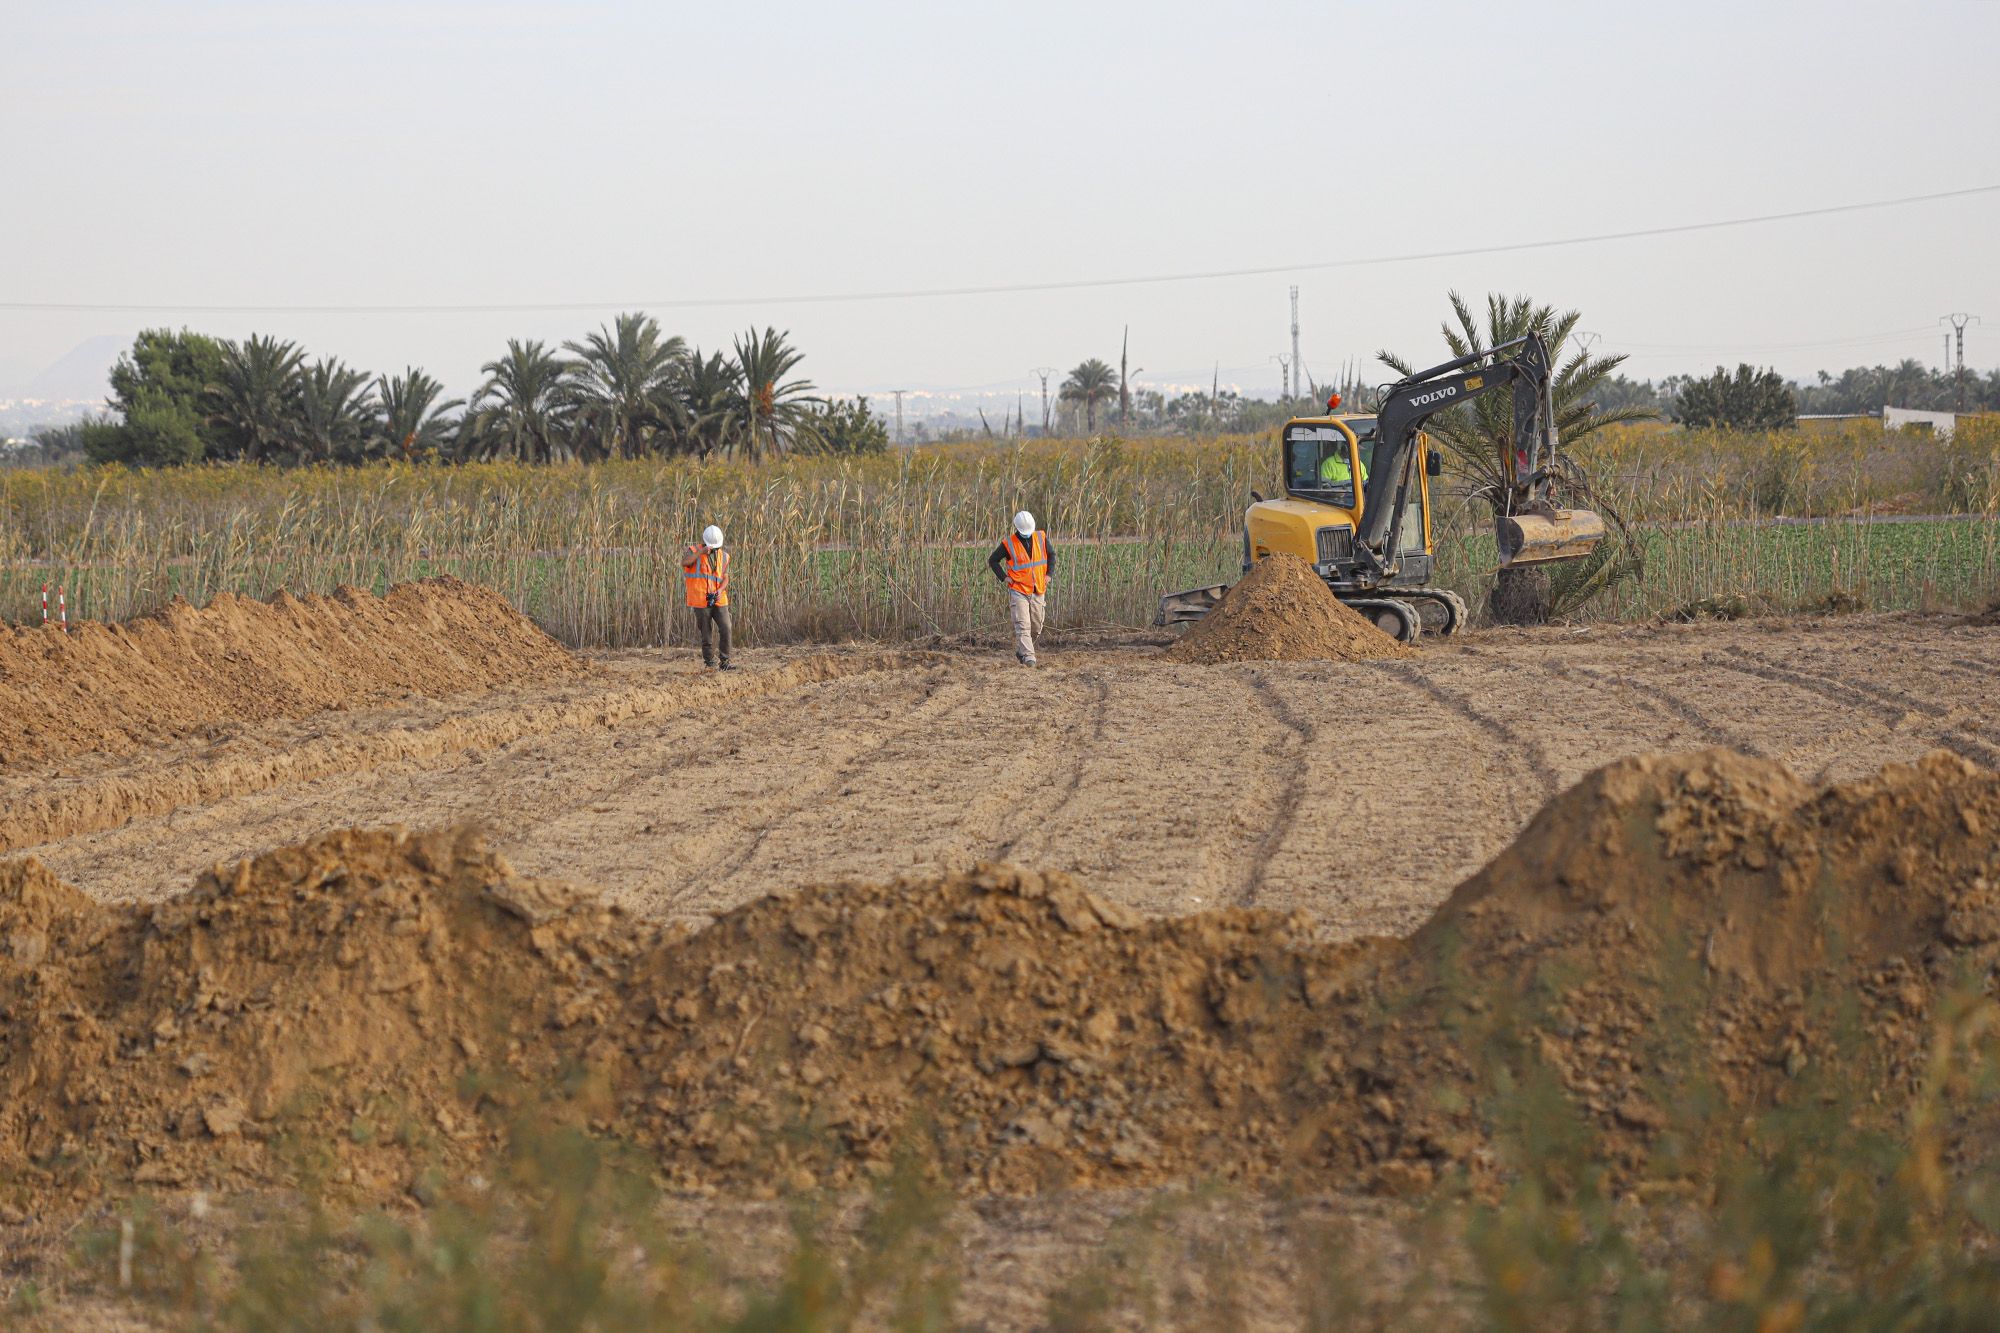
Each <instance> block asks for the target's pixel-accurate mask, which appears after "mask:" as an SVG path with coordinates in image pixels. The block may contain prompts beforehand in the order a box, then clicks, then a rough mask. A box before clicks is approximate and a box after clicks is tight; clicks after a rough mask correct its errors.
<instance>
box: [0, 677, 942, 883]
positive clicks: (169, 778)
mask: <svg viewBox="0 0 2000 1333" xmlns="http://www.w3.org/2000/svg"><path fill="white" fill-rule="evenodd" d="M930 660H937V659H936V657H935V655H934V654H910V655H904V654H885V655H881V656H861V655H855V656H825V657H812V658H804V659H800V660H798V661H795V662H791V663H787V664H785V665H782V666H779V667H775V668H773V669H771V670H769V671H762V672H754V673H753V672H745V673H743V674H742V675H740V676H734V677H721V676H700V677H682V678H677V679H673V680H670V681H669V682H668V683H665V684H653V683H648V684H641V685H626V686H623V687H613V688H611V689H608V690H607V689H605V688H604V687H603V685H602V682H593V683H590V684H588V685H584V686H573V687H568V688H557V689H554V690H547V691H543V692H542V693H541V697H539V698H537V697H534V696H532V695H531V696H530V698H528V699H527V700H522V699H521V698H520V695H519V694H518V693H517V692H511V691H510V692H502V693H500V694H497V695H488V696H483V697H481V698H480V699H478V700H477V701H475V702H474V703H472V704H471V705H470V706H469V707H468V709H467V711H465V712H458V713H452V714H449V715H447V716H445V717H443V718H434V719H422V720H415V721H411V722H408V723H402V722H398V721H396V720H394V719H396V718H398V717H412V718H420V717H421V714H420V713H419V712H418V711H417V710H402V711H401V712H397V711H388V712H385V713H384V714H381V715H380V716H381V717H383V718H384V719H385V720H384V722H383V723H382V725H381V726H380V728H379V729H377V730H373V731H364V732H361V733H360V734H356V733H355V732H353V731H348V732H341V733H334V734H328V732H327V731H325V730H314V729H313V724H307V725H306V726H304V727H292V728H280V729H276V730H275V731H273V732H272V733H271V738H270V740H269V741H268V742H267V747H268V748H264V749H262V750H261V751H260V752H255V753H249V754H235V755H232V754H229V753H227V752H226V751H227V749H229V748H235V747H237V746H244V745H248V744H250V743H251V742H250V739H249V738H239V739H238V740H237V741H235V742H232V743H231V745H230V746H226V747H225V746H219V747H215V748H214V749H212V750H210V751H208V752H206V753H203V752H196V751H194V750H193V747H190V746H170V747H163V748H162V749H160V750H155V751H151V752H148V753H147V754H145V755H143V756H141V757H140V758H139V760H138V762H136V763H123V764H118V765H115V766H113V767H110V768H108V769H103V770H98V771H95V772H86V773H84V774H82V775H80V776H76V777H63V776H50V775H47V774H41V775H23V776H21V777H18V778H15V777H10V778H9V779H8V780H7V782H6V783H5V784H4V786H0V795H4V798H5V812H4V814H0V852H9V851H15V850H21V849H26V848H32V847H36V846H39V845H41V844H45V843H49V842H53V841H55V840H57V839H64V838H73V837H77V836H79V835H83V834H87V833H94V832H98V831H101V830H105V829H112V828H116V827H119V826H120V825H123V824H127V823H130V822H132V821H133V820H135V819H141V818H146V817H150V816H159V815H166V814H169V813H170V812H172V811H173V810H175V809H177V808H179V807H184V806H214V805H217V804H219V803H221V802H223V801H226V800H229V799H231V798H233V797H240V796H246V795H252V794H255V793H258V792H263V791H268V790H270V789H273V788H276V787H282V786H291V785H297V784H301V783H307V782H313V781H318V780H321V779H325V778H329V777H335V776H339V775H343V774H351V773H358V772H366V771H369V770H372V769H376V768H381V767H384V766H387V765H390V764H397V763H418V764H423V763H433V764H435V763H440V762H442V763H444V764H445V765H447V766H449V765H452V764H456V763H460V762H463V760H464V757H465V756H466V755H468V754H472V755H477V754H483V753H485V752H488V751H492V750H495V749H498V748H500V747H502V746H505V745H509V744H512V743H514V742H516V741H520V740H523V739H527V738H531V737H547V736H552V735H555V734H558V733H563V732H574V731H588V730H593V729H599V728H616V727H623V726H627V725H629V724H631V723H633V722H635V721H641V720H644V719H647V718H653V717H660V716H666V715H672V714H674V713H678V712H684V711H689V710H692V709H695V708H697V707H706V708H713V707H715V706H717V705H719V704H721V703H725V702H728V703H740V702H744V701H748V700H754V699H758V698H761V697H764V696H767V695H771V694H777V693H783V692H785V691H787V690H791V689H796V688H798V687H799V686H801V685H806V684H811V683H815V682H819V681H830V680H837V679H840V678H842V677H845V676H849V675H854V674H860V673H873V672H881V671H891V670H896V669H899V668H902V667H906V666H909V665H914V664H921V663H924V662H927V661H930ZM449 702H451V703H453V704H456V703H457V701H449ZM317 725H319V726H321V727H328V728H330V727H331V726H332V723H331V721H330V720H328V719H324V718H322V719H319V720H317Z"/></svg>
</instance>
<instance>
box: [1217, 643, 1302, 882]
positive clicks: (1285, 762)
mask: <svg viewBox="0 0 2000 1333" xmlns="http://www.w3.org/2000/svg"><path fill="white" fill-rule="evenodd" d="M1247 683H1248V684H1249V686H1250V693H1251V697H1252V698H1254V699H1255V700H1256V701H1257V702H1258V704H1260V705H1261V706H1262V707H1263V708H1264V710H1265V712H1267V713H1268V714H1270V716H1271V718H1272V720H1273V721H1275V722H1276V723H1277V724H1278V726H1279V728H1280V730H1279V732H1278V733H1277V735H1276V737H1275V738H1274V740H1273V742H1272V743H1271V744H1270V745H1267V746H1266V747H1265V749H1264V754H1265V758H1266V759H1267V760H1268V761H1269V762H1270V764H1271V765H1273V766H1274V767H1276V768H1278V769H1279V770H1281V772H1282V774H1283V776H1282V777H1281V778H1280V779H1279V786H1278V792H1277V796H1276V797H1275V799H1274V800H1273V801H1272V808H1271V817H1270V822H1269V823H1268V824H1266V825H1265V827H1264V832H1263V833H1262V834H1261V835H1260V836H1259V837H1258V838H1257V841H1256V842H1255V843H1254V844H1253V845H1252V846H1251V848H1250V852H1249V858H1250V859H1249V864H1248V865H1247V866H1246V867H1245V870H1244V873H1243V877H1242V879H1241V881H1240V884H1239V887H1238V888H1237V890H1236V901H1237V903H1238V904H1239V905H1241V906H1244V907H1255V906H1257V905H1258V904H1257V900H1258V898H1259V897H1260V896H1261V895H1262V893H1263V891H1264V881H1265V879H1266V878H1267V877H1268V876H1269V874H1270V869H1271V862H1272V860H1273V859H1274V858H1275V857H1276V855H1277V851H1278V847H1279V845H1280V844H1282V843H1283V842H1284V840H1285V836H1286V834H1287V833H1289V832H1290V831H1291V830H1292V827H1293V825H1294V823H1295V822H1296V820H1297V817H1298V811H1299V805H1300V803H1301V802H1302V801H1303V800H1304V799H1305V788H1306V771H1307V767H1308V765H1309V764H1310V763H1311V760H1312V750H1313V743H1314V741H1316V740H1317V739H1318V736H1319V728H1318V726H1317V724H1315V723H1314V722H1313V721H1312V720H1311V719H1310V718H1305V717H1301V716H1300V715H1299V714H1298V713H1297V712H1296V711H1294V710H1293V708H1292V707H1291V705H1290V704H1288V703H1287V702H1286V701H1285V700H1284V699H1283V698H1282V697H1281V696H1280V695H1279V694H1278V691H1277V690H1276V689H1275V688H1273V686H1272V684H1271V678H1270V677H1269V676H1268V675H1267V674H1266V673H1264V672H1262V671H1253V672H1251V673H1249V676H1248V678H1247Z"/></svg>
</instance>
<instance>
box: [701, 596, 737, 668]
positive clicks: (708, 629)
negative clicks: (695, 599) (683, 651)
mask: <svg viewBox="0 0 2000 1333" xmlns="http://www.w3.org/2000/svg"><path fill="white" fill-rule="evenodd" d="M694 623H695V624H697V625H699V626H701V661H702V665H703V666H714V665H715V644H714V642H713V640H715V639H721V640H722V665H724V666H728V665H729V608H728V607H726V606H697V607H696V608H695V609H694Z"/></svg>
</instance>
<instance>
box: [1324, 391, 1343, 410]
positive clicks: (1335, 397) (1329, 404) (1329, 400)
mask: <svg viewBox="0 0 2000 1333" xmlns="http://www.w3.org/2000/svg"><path fill="white" fill-rule="evenodd" d="M1339 406H1340V395H1339V394H1337V393H1330V394H1328V395H1327V396H1326V410H1327V411H1329V412H1331V411H1333V410H1334V409H1335V408H1337V407H1339Z"/></svg>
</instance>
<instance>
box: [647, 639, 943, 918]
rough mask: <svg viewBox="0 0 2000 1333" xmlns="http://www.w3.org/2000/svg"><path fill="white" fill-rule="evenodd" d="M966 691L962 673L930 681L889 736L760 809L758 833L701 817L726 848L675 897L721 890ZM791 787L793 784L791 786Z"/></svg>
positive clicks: (739, 818) (857, 748) (877, 738)
mask: <svg viewBox="0 0 2000 1333" xmlns="http://www.w3.org/2000/svg"><path fill="white" fill-rule="evenodd" d="M967 693H968V691H967V687H966V682H965V680H964V678H963V676H961V675H944V676H939V677H935V678H933V679H932V680H931V681H929V682H927V683H926V687H925V689H924V692H923V697H922V698H921V699H919V700H918V701H917V703H916V704H915V705H914V706H913V707H911V708H910V709H908V710H907V711H906V712H904V713H902V714H901V715H900V716H899V717H898V718H897V719H896V721H895V724H894V725H893V726H892V727H891V728H889V729H888V734H887V735H882V736H873V737H869V738H868V739H867V741H866V743H864V744H861V745H858V746H855V747H854V748H853V749H852V750H851V751H850V752H849V753H848V755H847V756H846V757H845V758H843V759H840V760H838V761H836V762H835V763H834V766H833V770H832V772H831V774H830V776H828V777H827V778H826V779H825V780H823V781H820V782H815V783H811V784H810V785H808V786H806V787H804V788H803V790H801V789H799V788H797V787H792V788H791V790H790V791H789V792H788V793H787V795H788V799H787V801H786V803H785V806H784V808H783V809H781V810H779V811H777V812H775V813H773V812H767V811H761V810H760V811H759V812H758V817H757V823H756V827H755V829H754V831H751V830H746V829H745V828H744V825H743V819H742V816H740V815H738V816H736V817H735V818H733V819H731V820H730V821H729V823H728V825H727V826H721V825H718V823H717V821H716V820H715V819H714V818H713V817H712V816H710V817H706V818H704V819H703V820H702V824H703V828H704V830H705V832H708V833H710V834H711V835H712V838H711V840H712V841H718V842H722V843H724V844H725V847H726V850H725V851H723V852H722V854H721V855H719V856H717V857H715V858H714V859H713V860H712V861H711V862H710V863H709V864H707V865H701V866H697V867H696V868H694V869H692V870H691V871H689V872H688V875H687V879H686V881H685V883H684V884H683V886H682V887H681V888H680V889H679V890H678V891H677V892H676V893H675V894H674V895H673V896H674V898H675V899H679V898H683V897H688V896H700V895H703V894H706V893H709V892H711V891H713V890H715V889H718V888H719V887H720V886H722V885H723V884H725V883H727V882H728V881H729V880H730V879H731V878H732V877H734V876H735V875H736V873H737V872H738V871H740V870H742V869H743V867H744V866H746V865H748V864H749V863H750V862H751V861H752V860H754V859H756V856H757V853H758V852H759V851H761V850H762V849H763V847H764V844H765V842H766V841H767V840H769V838H770V836H771V834H772V833H773V832H774V831H775V830H777V829H780V828H782V827H784V826H785V825H787V824H789V823H790V822H791V821H792V820H794V819H796V818H797V817H798V816H799V815H800V814H802V813H803V812H805V811H806V810H809V809H812V808H814V807H817V806H820V805H823V804H824V803H825V802H826V801H827V800H829V799H831V798H834V797H837V796H839V795H841V794H842V793H843V792H844V790H845V789H846V788H847V787H848V786H849V784H850V783H852V782H854V781H855V780H856V779H857V778H858V777H859V776H860V775H861V774H862V773H863V772H865V771H867V769H869V768H870V767H872V766H873V765H874V764H876V763H877V762H879V761H880V760H881V758H882V757H883V756H885V755H886V754H888V753H889V752H890V751H891V750H892V749H894V748H895V747H896V746H897V745H899V744H902V743H903V742H904V741H905V740H907V739H908V738H909V737H910V736H911V735H912V734H913V733H915V732H916V731H918V730H920V729H923V728H926V727H929V726H931V724H932V722H933V719H934V717H935V715H936V714H938V713H940V712H948V711H950V709H951V707H953V706H955V705H957V704H959V703H962V702H963V700H964V697H965V695H966V694H967ZM788 786H789V784H788ZM746 831H748V832H750V837H749V840H748V842H747V843H746V844H744V845H742V846H736V845H735V844H736V843H737V842H738V841H740V840H741V837H742V834H743V833H744V832H746Z"/></svg>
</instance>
